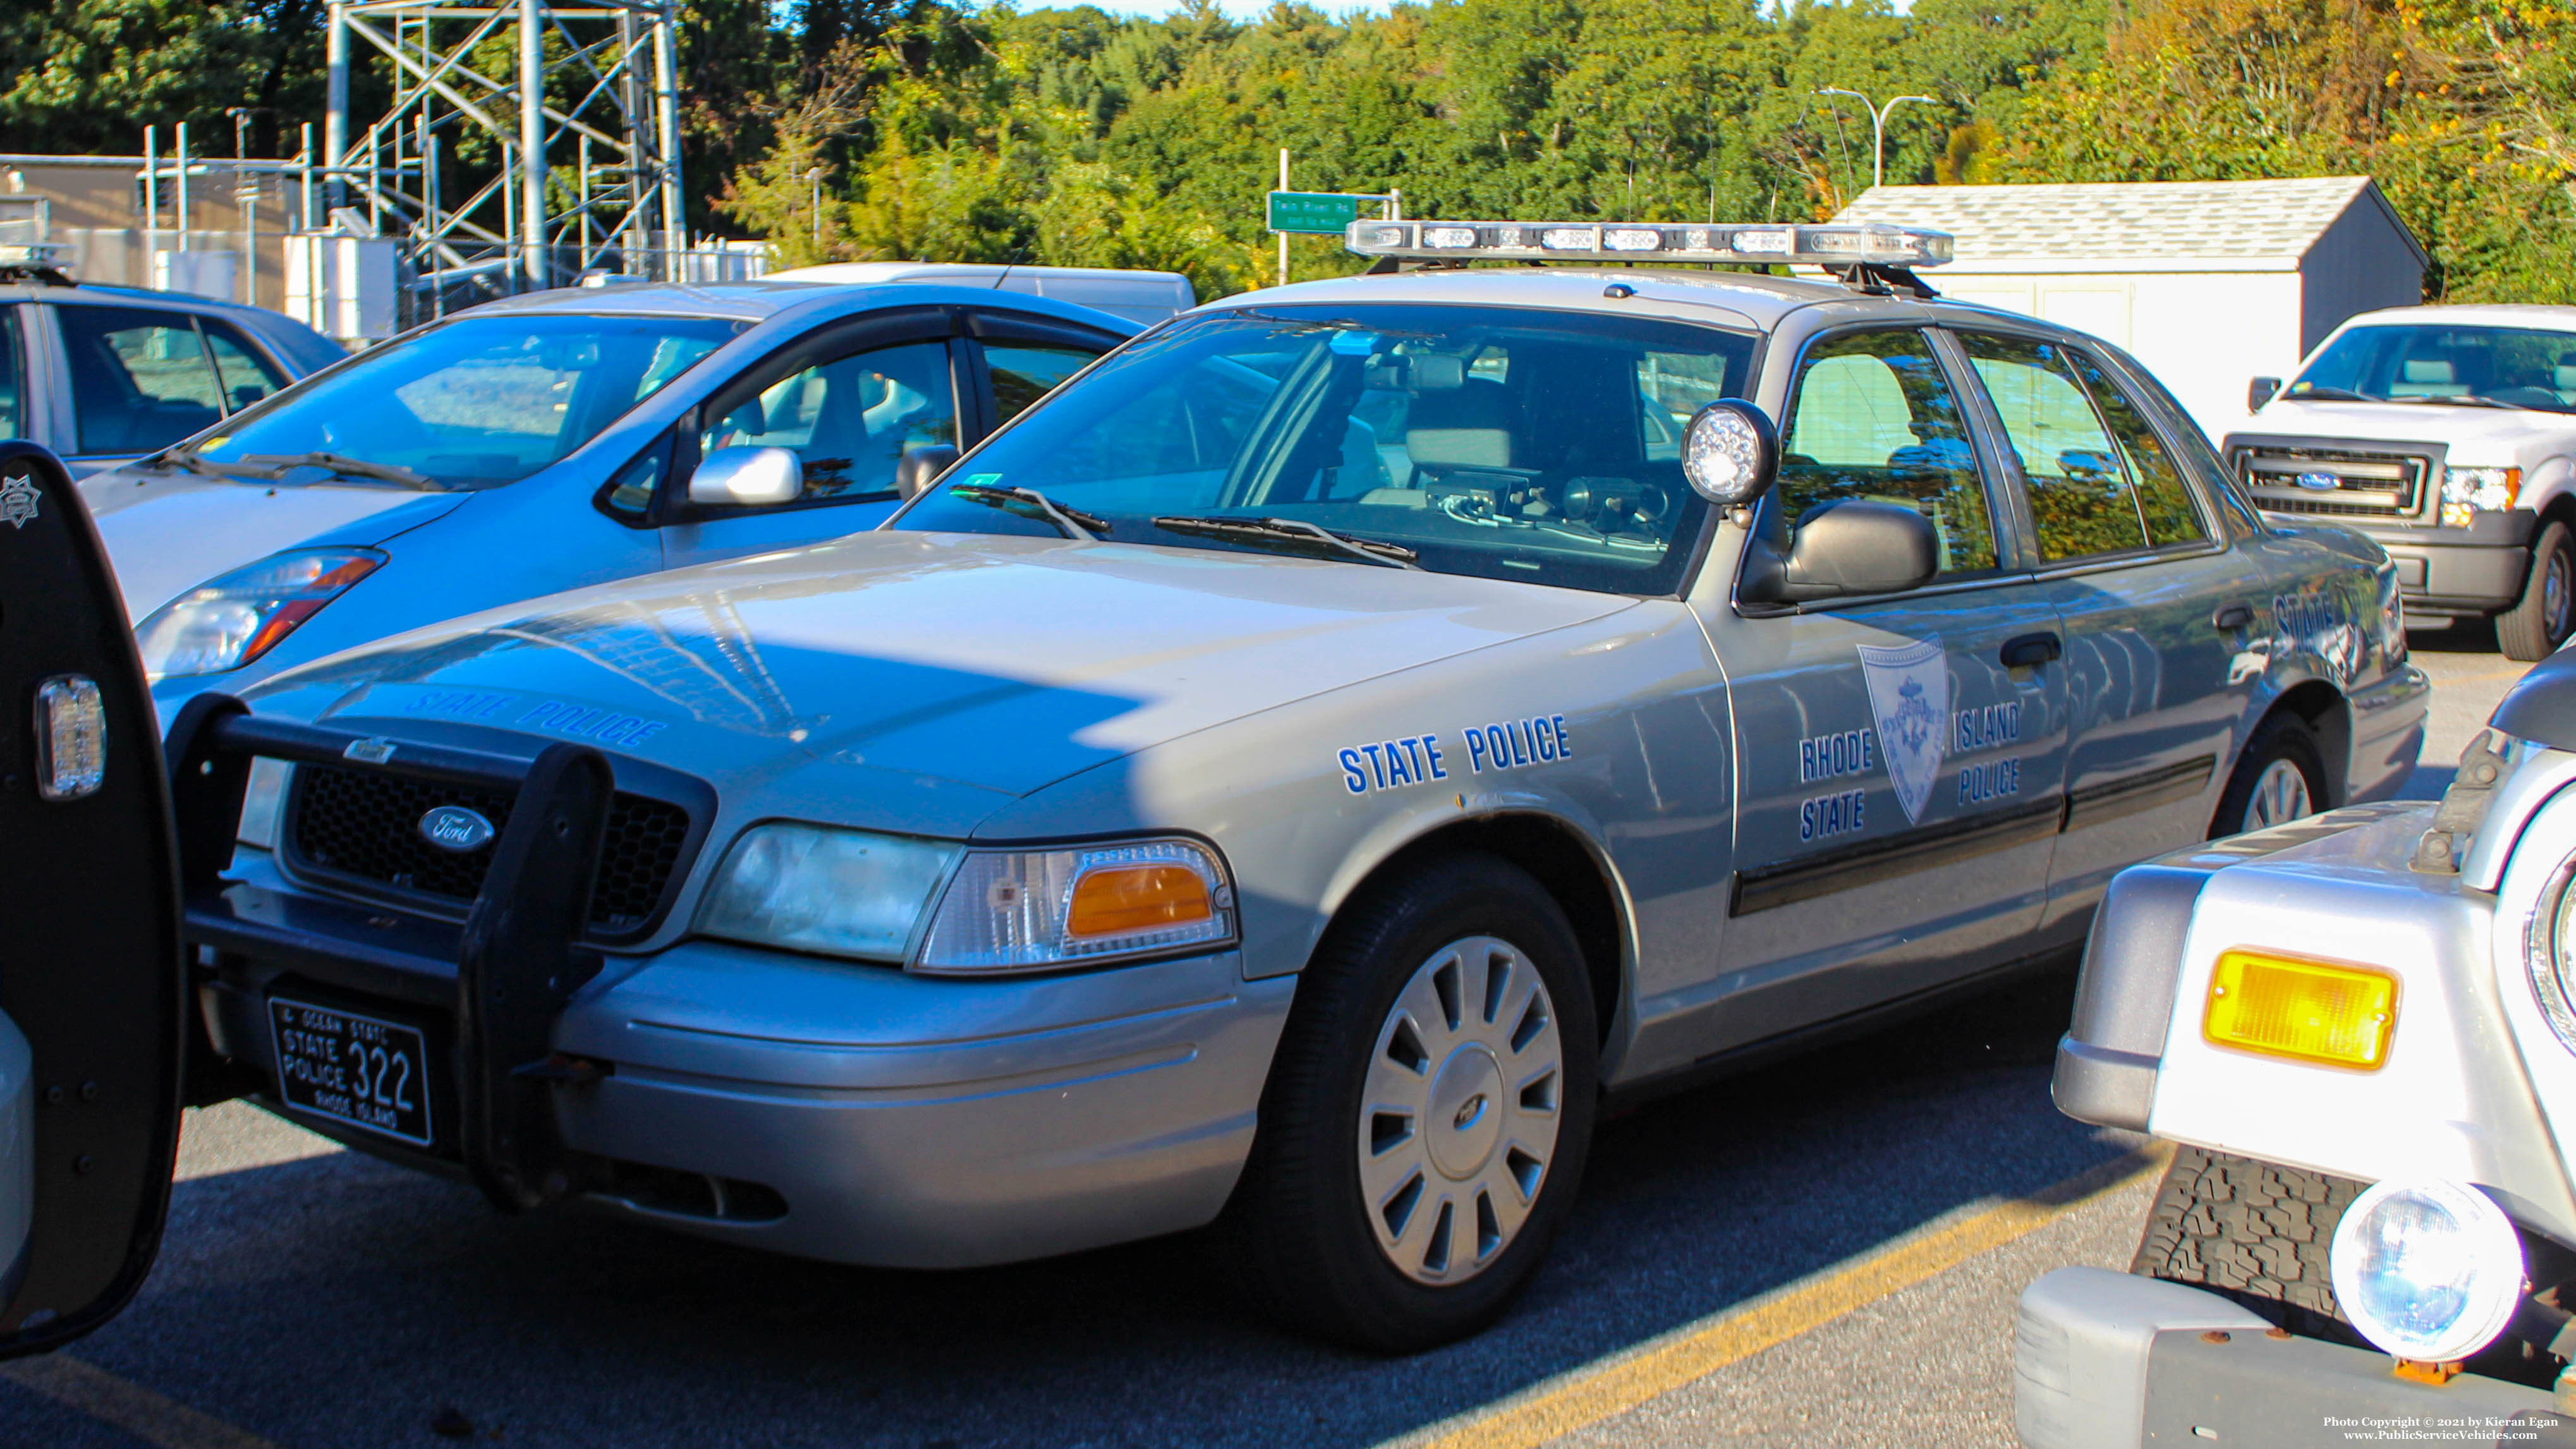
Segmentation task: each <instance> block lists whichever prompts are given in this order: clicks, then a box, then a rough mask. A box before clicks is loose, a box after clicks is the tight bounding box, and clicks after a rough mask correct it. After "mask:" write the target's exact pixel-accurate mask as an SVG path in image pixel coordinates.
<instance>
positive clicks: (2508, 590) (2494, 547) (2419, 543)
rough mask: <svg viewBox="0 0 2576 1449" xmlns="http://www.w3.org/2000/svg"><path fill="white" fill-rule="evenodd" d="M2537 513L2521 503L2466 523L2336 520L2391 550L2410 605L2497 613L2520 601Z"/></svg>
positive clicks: (2434, 611) (2431, 611) (2437, 612)
mask: <svg viewBox="0 0 2576 1449" xmlns="http://www.w3.org/2000/svg"><path fill="white" fill-rule="evenodd" d="M2535 518H2536V515H2534V514H2533V513H2532V512H2531V510H2529V509H2527V508H2517V509H2513V510H2510V511H2508V512H2504V513H2481V514H2478V515H2476V516H2475V517H2474V518H2473V519H2472V520H2471V521H2470V524H2469V526H2468V527H2466V528H2437V527H2430V526H2426V527H2420V528H2419V527H2408V526H2406V525H2404V524H2389V523H2378V522H2373V521H2367V520H2356V519H2342V518H2338V519H2336V520H2334V521H2335V522H2337V523H2343V524H2347V525H2350V526H2352V527H2353V528H2354V529H2355V530H2356V531H2357V532H2360V533H2362V534H2364V535H2367V536H2368V537H2369V538H2370V540H2371V541H2372V542H2374V543H2376V544H2378V545H2379V546H2380V547H2381V548H2384V549H2386V550H2388V556H2389V558H2391V559H2392V560H2395V562H2396V564H2397V588H2398V592H2399V593H2400V594H2401V595H2403V596H2404V598H2405V600H2406V606H2407V608H2409V609H2411V610H2416V611H2418V612H2420V613H2422V614H2424V615H2426V616H2428V617H2429V616H2443V615H2449V614H2485V613H2493V612H2495V611H2496V610H2498V609H2505V608H2510V607H2512V606H2513V605H2514V604H2515V603H2516V602H2517V601H2519V600H2520V599H2521V598H2522V586H2523V583H2524V581H2525V580H2526V579H2528V578H2529V577H2530V574H2531V536H2532V534H2533V532H2534V531H2535Z"/></svg>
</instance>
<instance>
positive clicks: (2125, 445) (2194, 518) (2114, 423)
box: [2070, 352, 2209, 548]
mask: <svg viewBox="0 0 2576 1449" xmlns="http://www.w3.org/2000/svg"><path fill="white" fill-rule="evenodd" d="M2070 356H2072V357H2073V358H2074V359H2075V365H2076V368H2077V369H2078V370H2079V371H2081V372H2082V373H2083V374H2084V385H2085V386H2086V387H2087V388H2090V389H2091V390H2092V393H2093V402H2094V404H2095V405H2096V406H2098V407H2099V408H2101V410H2102V418H2103V421H2105V422H2107V423H2109V424H2110V425H2111V437H2112V439H2113V440H2114V441H2116V442H2117V443H2119V445H2120V461H2121V462H2123V463H2126V464H2127V465H2128V466H2129V483H2130V487H2131V488H2132V489H2133V490H2134V493H2133V496H2134V497H2135V498H2136V499H2137V502H2138V513H2139V515H2140V517H2142V518H2143V519H2145V521H2146V525H2147V543H2148V545H2149V546H2150V547H2154V548H2162V547H2164V546H2165V545H2167V544H2173V543H2199V542H2202V541H2203V540H2205V539H2207V538H2208V537H2209V530H2208V529H2207V528H2206V527H2204V526H2203V525H2202V523H2201V521H2200V510H2199V509H2197V508H2194V507H2193V506H2192V502H2191V489H2190V487H2189V485H2187V484H2185V483H2184V482H2183V481H2182V470H2181V469H2180V468H2177V467H2175V466H2174V459H2173V455H2172V454H2171V453H2169V452H2167V451H2166V450H2165V445H2164V442H2163V440H2162V439H2160V438H2158V437H2157V436H2156V430H2155V429H2154V428H2152V427H2149V426H2148V425H2147V418H2146V413H2145V412H2144V410H2143V409H2141V408H2140V407H2139V406H2138V404H2137V403H2136V402H2134V401H2132V400H2131V399H2130V397H2129V395H2128V394H2127V393H2125V392H2122V391H2121V390H2120V387H2119V384H2117V383H2115V382H2113V381H2112V380H2111V377H2110V374H2108V373H2106V372H2105V371H2103V369H2102V366H2101V364H2100V363H2098V362H2096V361H2095V360H2094V359H2093V358H2092V357H2090V356H2089V355H2087V354H2085V353H2083V352H2074V353H2071V354H2070Z"/></svg>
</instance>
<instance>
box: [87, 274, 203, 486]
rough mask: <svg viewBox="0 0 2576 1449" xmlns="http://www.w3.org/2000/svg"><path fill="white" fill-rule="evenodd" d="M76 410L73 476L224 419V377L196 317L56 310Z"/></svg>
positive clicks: (90, 307)
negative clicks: (198, 328) (200, 331)
mask: <svg viewBox="0 0 2576 1449" xmlns="http://www.w3.org/2000/svg"><path fill="white" fill-rule="evenodd" d="M47 310H48V311H50V312H51V313H52V314H53V319H54V331H55V333H56V335H57V337H58V338H59V340H60V342H61V345H62V356H63V365H64V372H65V377H64V381H65V383H66V384H67V386H68V390H69V393H70V398H69V401H70V404H71V408H70V411H71V438H72V446H71V448H70V449H69V450H68V451H66V453H65V454H64V459H63V461H64V462H65V463H67V464H69V465H70V467H71V470H72V472H73V473H74V474H75V475H78V474H81V473H85V472H89V471H94V470H95V469H98V468H102V467H105V466H107V465H109V464H111V463H113V462H116V461H118V460H121V459H125V458H133V457H139V456H141V455H143V454H145V453H149V452H152V451H153V450H155V449H158V448H166V447H168V446H169V445H170V444H172V443H175V442H177V441H179V440H180V439H181V438H184V437H187V436H188V435H189V434H191V433H197V432H202V431H203V430H205V429H207V428H210V427H213V426H214V425H215V424H216V423H218V422H220V421H222V420H223V417H224V415H225V413H226V412H227V411H228V409H227V408H226V407H225V405H224V384H223V378H222V375H221V374H220V373H219V372H218V371H217V370H216V367H215V358H214V354H213V353H212V352H210V351H208V350H207V347H206V342H205V339H204V337H203V336H202V335H200V334H199V332H198V330H197V319H196V318H195V316H193V315H192V314H190V313H187V312H182V311H179V310H177V309H175V308H166V307H127V306H108V305H104V304H97V303H82V304H55V305H52V306H50V307H48V309H47Z"/></svg>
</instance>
